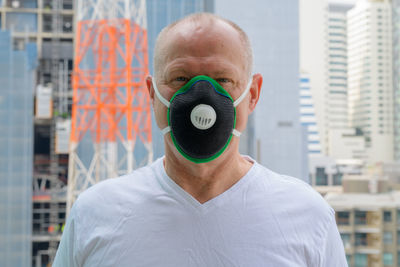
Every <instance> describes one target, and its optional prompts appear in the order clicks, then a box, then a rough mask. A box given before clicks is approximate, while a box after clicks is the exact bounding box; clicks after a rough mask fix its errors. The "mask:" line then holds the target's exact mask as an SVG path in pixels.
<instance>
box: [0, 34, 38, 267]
mask: <svg viewBox="0 0 400 267" xmlns="http://www.w3.org/2000/svg"><path fill="white" fill-rule="evenodd" d="M12 47H13V45H12V38H11V36H10V33H9V32H5V31H0V84H1V88H0V129H1V133H0V262H1V266H5V267H8V266H10V267H11V266H30V265H31V235H32V173H33V171H32V161H33V159H32V157H33V88H34V76H33V73H34V72H33V70H34V67H35V66H34V65H35V62H36V58H35V57H36V56H35V55H36V46H35V45H33V44H27V45H26V46H25V50H23V51H14V50H13V48H12Z"/></svg>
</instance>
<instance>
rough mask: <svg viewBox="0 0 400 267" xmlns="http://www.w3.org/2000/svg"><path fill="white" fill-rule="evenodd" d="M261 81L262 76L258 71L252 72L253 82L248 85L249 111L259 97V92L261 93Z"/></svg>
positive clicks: (251, 110) (253, 107) (252, 108)
mask: <svg viewBox="0 0 400 267" xmlns="http://www.w3.org/2000/svg"><path fill="white" fill-rule="evenodd" d="M262 82H263V77H262V75H261V74H260V73H257V74H254V75H253V82H252V84H251V87H250V91H249V95H250V101H249V110H250V113H251V112H253V110H254V109H255V108H256V105H257V102H258V99H260V93H261V86H262Z"/></svg>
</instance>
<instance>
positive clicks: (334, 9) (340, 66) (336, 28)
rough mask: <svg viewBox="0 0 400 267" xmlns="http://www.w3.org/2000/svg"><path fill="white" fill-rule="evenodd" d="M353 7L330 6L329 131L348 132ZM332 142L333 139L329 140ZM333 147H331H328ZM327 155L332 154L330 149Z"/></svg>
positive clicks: (328, 33) (328, 49) (328, 51)
mask: <svg viewBox="0 0 400 267" xmlns="http://www.w3.org/2000/svg"><path fill="white" fill-rule="evenodd" d="M351 7H352V6H350V5H340V4H329V5H328V13H327V14H328V22H327V36H328V38H327V39H328V44H327V59H328V62H327V73H328V85H327V91H326V99H327V116H328V119H327V124H326V125H327V127H328V130H329V131H330V130H337V129H345V128H348V117H347V19H346V12H347V11H348V10H349V9H350V8H351ZM327 139H328V140H329V136H328V138H327ZM328 147H329V146H328ZM327 154H328V155H329V154H330V150H329V149H327Z"/></svg>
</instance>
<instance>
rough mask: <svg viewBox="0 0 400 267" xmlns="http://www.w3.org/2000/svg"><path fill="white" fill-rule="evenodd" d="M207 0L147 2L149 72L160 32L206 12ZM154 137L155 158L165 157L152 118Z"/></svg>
mask: <svg viewBox="0 0 400 267" xmlns="http://www.w3.org/2000/svg"><path fill="white" fill-rule="evenodd" d="M205 1H207V0H165V1H159V0H147V1H146V3H147V29H148V32H147V36H148V44H149V70H150V74H153V73H154V69H153V56H154V45H155V43H156V39H157V36H158V34H159V33H160V31H161V30H162V29H163V28H164V27H166V26H167V25H168V24H170V23H172V22H174V21H176V20H179V19H181V18H183V17H185V16H187V15H189V14H192V13H196V12H202V11H206V10H205V7H206V4H205ZM152 137H153V153H154V158H158V157H160V156H162V155H164V141H163V138H164V137H163V136H162V134H161V131H160V129H158V126H157V124H156V122H155V118H154V114H153V116H152Z"/></svg>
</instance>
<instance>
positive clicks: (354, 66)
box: [347, 0, 394, 163]
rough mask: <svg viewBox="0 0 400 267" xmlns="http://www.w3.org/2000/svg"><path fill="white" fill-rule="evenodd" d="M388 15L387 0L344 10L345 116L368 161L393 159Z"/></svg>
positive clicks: (389, 20)
mask: <svg viewBox="0 0 400 267" xmlns="http://www.w3.org/2000/svg"><path fill="white" fill-rule="evenodd" d="M391 17H392V14H391V3H390V1H389V0H383V1H367V0H361V1H359V2H357V4H356V6H355V7H354V8H353V9H351V10H350V11H349V12H348V13H347V20H348V95H349V106H348V108H349V118H350V124H351V126H352V127H355V128H356V129H358V131H361V132H362V134H363V135H364V137H365V141H366V148H367V152H366V153H367V161H368V162H369V163H375V162H385V161H392V160H393V150H394V149H393V80H392V24H391V23H392V22H391Z"/></svg>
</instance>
